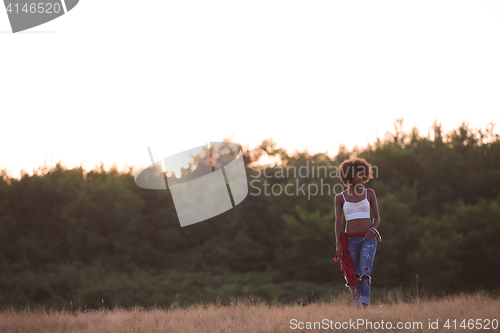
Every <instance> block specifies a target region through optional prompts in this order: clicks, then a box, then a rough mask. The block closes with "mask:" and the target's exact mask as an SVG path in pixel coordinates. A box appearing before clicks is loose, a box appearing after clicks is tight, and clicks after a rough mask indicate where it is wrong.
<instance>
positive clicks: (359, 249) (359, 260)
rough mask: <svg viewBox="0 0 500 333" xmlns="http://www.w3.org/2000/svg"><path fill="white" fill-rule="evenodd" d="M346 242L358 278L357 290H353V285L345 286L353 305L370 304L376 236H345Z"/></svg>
mask: <svg viewBox="0 0 500 333" xmlns="http://www.w3.org/2000/svg"><path fill="white" fill-rule="evenodd" d="M347 244H348V245H349V254H350V256H351V259H352V264H353V265H354V272H355V273H356V277H357V278H358V286H357V288H356V289H357V291H354V286H350V285H347V284H346V286H347V287H349V290H350V291H351V295H352V301H353V304H354V306H355V307H359V303H363V304H370V290H371V284H372V277H371V273H372V268H373V258H374V257H375V252H376V251H377V238H376V237H373V238H371V239H369V238H366V239H365V240H363V237H351V236H347Z"/></svg>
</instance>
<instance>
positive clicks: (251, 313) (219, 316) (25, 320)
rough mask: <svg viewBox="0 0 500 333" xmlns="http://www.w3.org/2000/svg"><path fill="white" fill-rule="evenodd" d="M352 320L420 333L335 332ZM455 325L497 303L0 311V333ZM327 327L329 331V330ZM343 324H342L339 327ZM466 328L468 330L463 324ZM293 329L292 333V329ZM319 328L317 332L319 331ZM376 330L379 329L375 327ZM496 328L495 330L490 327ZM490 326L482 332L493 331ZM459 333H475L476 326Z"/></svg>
mask: <svg viewBox="0 0 500 333" xmlns="http://www.w3.org/2000/svg"><path fill="white" fill-rule="evenodd" d="M293 319H295V320H296V323H297V325H299V322H302V323H304V325H307V324H306V323H307V322H311V323H312V324H311V325H314V324H313V323H314V322H319V323H320V324H323V325H326V324H324V323H325V322H324V321H323V320H324V319H326V321H327V322H329V321H330V320H331V321H332V323H333V329H330V328H328V329H326V328H318V324H316V325H317V326H316V329H307V327H306V326H304V329H299V328H298V326H294V325H291V320H293ZM358 319H360V320H361V319H362V320H365V321H366V320H367V321H370V322H372V325H376V324H375V323H379V325H380V324H381V323H382V321H383V322H384V323H385V325H386V326H383V327H387V322H391V323H392V324H393V325H396V323H397V322H403V323H406V322H410V323H412V322H421V323H422V327H421V328H415V329H402V330H398V329H393V330H389V329H378V330H377V329H375V328H376V326H372V329H370V327H368V328H367V327H366V326H362V327H357V326H356V327H355V329H353V327H352V326H350V328H346V329H340V330H335V322H339V323H342V322H347V323H349V321H351V322H356V321H357V320H358ZM448 319H450V320H453V319H456V320H457V324H456V325H457V329H460V330H464V329H463V328H460V327H459V325H460V323H461V321H462V320H463V319H466V320H469V319H473V320H474V323H475V324H474V325H476V324H477V322H476V320H477V319H483V321H484V319H490V320H492V319H496V320H500V299H499V298H498V297H492V296H488V295H487V294H485V293H484V292H476V293H474V294H469V295H466V294H461V295H458V296H447V297H443V298H439V299H438V298H435V297H427V298H422V297H420V298H412V299H407V298H405V297H403V295H401V294H400V295H397V294H396V295H389V296H388V297H387V298H386V299H384V300H383V301H379V302H375V303H373V304H371V305H370V306H369V307H368V308H367V309H356V308H354V307H353V306H352V305H351V304H350V300H349V297H348V295H347V293H344V294H343V295H339V296H338V297H336V298H334V299H333V300H332V301H331V302H317V303H312V304H308V305H280V304H274V305H266V304H265V303H264V302H260V301H254V300H252V299H248V300H246V301H234V302H232V303H231V304H229V305H226V306H224V305H221V304H205V305H202V304H198V305H193V306H190V307H188V308H176V307H171V308H170V309H161V308H152V309H144V308H141V307H138V306H136V307H135V308H134V309H119V308H115V309H112V310H109V309H101V310H92V311H76V312H75V311H69V310H63V311H51V310H45V309H26V310H23V311H13V310H11V311H4V312H1V313H0V332H5V333H7V332H8V333H10V332H18V333H20V332H44V333H45V332H46V333H58V332H61V333H62V332H64V333H67V332H70V333H73V332H85V333H97V332H99V333H105V332H130V333H132V332H137V333H139V332H141V333H146V332H259V333H260V332H289V331H294V332H334V331H335V332H351V331H352V332H375V331H378V332H395V331H405V332H431V331H432V332H449V331H455V329H453V328H454V327H453V322H451V329H447V328H445V327H444V324H445V322H446V320H448ZM436 320H438V329H429V322H436ZM332 323H329V325H332ZM345 325H346V324H344V326H345ZM469 325H470V324H469ZM293 327H297V329H292V328H293ZM320 327H321V326H320ZM379 327H380V326H379ZM493 327H496V326H493ZM493 327H492V326H491V325H490V329H489V330H485V331H486V332H494V331H497V332H498V331H499V329H498V328H497V329H493ZM465 331H469V332H477V331H480V330H478V329H477V326H474V327H473V328H470V327H469V328H467V329H465Z"/></svg>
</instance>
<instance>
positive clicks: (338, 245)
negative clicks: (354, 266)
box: [335, 243, 344, 257]
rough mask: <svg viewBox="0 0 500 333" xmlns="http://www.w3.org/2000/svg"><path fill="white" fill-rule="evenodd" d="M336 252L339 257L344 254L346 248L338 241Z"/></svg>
mask: <svg viewBox="0 0 500 333" xmlns="http://www.w3.org/2000/svg"><path fill="white" fill-rule="evenodd" d="M335 252H336V254H337V256H339V257H342V255H343V254H344V250H343V249H342V245H341V244H340V243H337V246H336V249H335Z"/></svg>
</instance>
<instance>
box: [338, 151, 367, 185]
mask: <svg viewBox="0 0 500 333" xmlns="http://www.w3.org/2000/svg"><path fill="white" fill-rule="evenodd" d="M358 172H363V175H364V177H363V183H366V182H368V181H369V180H370V179H372V178H373V170H372V165H371V164H370V163H368V162H367V161H366V160H365V159H363V158H357V157H356V158H350V159H348V160H345V161H344V162H342V163H341V164H340V166H339V173H340V180H341V181H342V183H343V184H344V186H348V185H349V184H352V179H353V178H354V176H356V175H357V174H358Z"/></svg>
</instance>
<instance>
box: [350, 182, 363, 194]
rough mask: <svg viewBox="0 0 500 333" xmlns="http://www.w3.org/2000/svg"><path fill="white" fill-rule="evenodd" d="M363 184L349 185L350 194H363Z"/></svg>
mask: <svg viewBox="0 0 500 333" xmlns="http://www.w3.org/2000/svg"><path fill="white" fill-rule="evenodd" d="M361 185H362V184H356V185H349V187H348V188H347V193H348V194H349V195H361V194H363V192H364V189H363V187H362V186H361Z"/></svg>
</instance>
